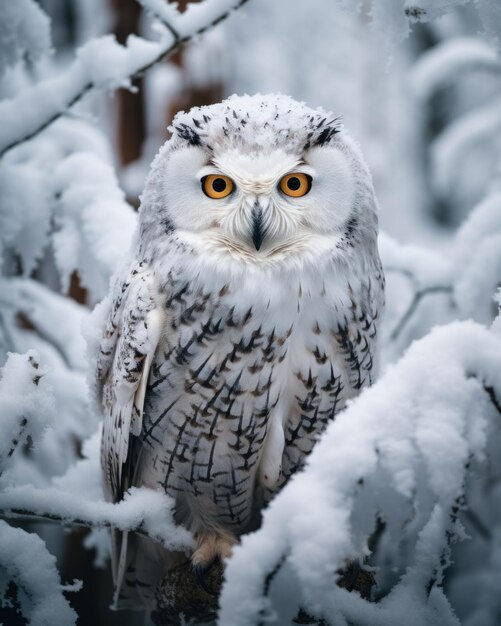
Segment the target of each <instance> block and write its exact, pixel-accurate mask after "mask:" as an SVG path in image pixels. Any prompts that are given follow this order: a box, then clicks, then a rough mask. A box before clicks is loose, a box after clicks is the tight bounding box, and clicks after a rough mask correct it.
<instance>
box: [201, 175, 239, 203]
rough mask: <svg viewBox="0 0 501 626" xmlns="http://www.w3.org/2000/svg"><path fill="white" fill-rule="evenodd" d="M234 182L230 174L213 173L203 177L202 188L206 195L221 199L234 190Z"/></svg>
mask: <svg viewBox="0 0 501 626" xmlns="http://www.w3.org/2000/svg"><path fill="white" fill-rule="evenodd" d="M234 186H235V185H234V183H233V181H232V180H231V178H228V176H223V175H222V174H211V175H210V176H204V177H203V178H202V190H203V192H204V194H205V195H206V196H209V198H213V199H214V200H219V199H220V198H226V196H229V195H230V193H231V192H232V191H233V187H234Z"/></svg>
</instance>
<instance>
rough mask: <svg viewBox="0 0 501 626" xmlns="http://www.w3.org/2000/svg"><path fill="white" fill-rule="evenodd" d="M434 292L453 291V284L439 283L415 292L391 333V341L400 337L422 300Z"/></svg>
mask: <svg viewBox="0 0 501 626" xmlns="http://www.w3.org/2000/svg"><path fill="white" fill-rule="evenodd" d="M433 293H452V286H451V285H437V286H435V287H424V288H423V289H420V290H419V291H416V293H415V294H414V297H413V298H412V300H411V303H410V304H409V306H408V307H407V310H406V311H405V313H404V314H403V315H402V317H401V318H400V321H399V322H398V324H397V325H396V326H395V328H394V329H393V330H392V332H391V335H390V341H396V340H397V339H398V337H399V335H400V333H401V332H402V330H403V329H404V327H405V325H406V324H407V323H408V321H409V320H410V319H411V317H412V316H413V315H414V313H415V311H416V309H417V308H418V306H419V303H420V302H421V300H422V299H423V298H424V297H425V296H428V295H430V294H433Z"/></svg>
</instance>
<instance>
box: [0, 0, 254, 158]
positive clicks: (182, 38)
mask: <svg viewBox="0 0 501 626" xmlns="http://www.w3.org/2000/svg"><path fill="white" fill-rule="evenodd" d="M246 2H248V0H235V2H234V3H233V5H232V6H231V7H230V9H225V10H224V11H223V12H222V13H220V14H219V15H217V16H216V17H213V18H212V19H210V21H208V22H207V23H206V24H203V25H198V26H196V27H195V28H194V29H193V31H192V32H189V33H187V34H186V35H181V34H179V32H178V30H177V29H176V28H175V26H173V25H172V24H171V23H170V22H168V21H166V20H165V19H162V18H161V17H160V16H158V14H155V15H157V17H159V19H160V20H161V21H162V23H163V24H164V26H165V27H166V28H167V30H168V31H169V32H170V33H171V35H172V37H173V41H171V42H170V43H168V44H164V45H163V46H161V47H160V50H159V52H158V54H157V55H156V56H155V57H154V58H153V59H151V60H148V61H145V62H144V63H143V64H142V65H141V66H139V67H136V68H132V69H131V71H130V73H129V74H128V75H127V76H124V77H123V80H124V81H125V79H128V80H134V79H135V78H138V77H139V76H142V75H143V74H144V73H145V72H146V71H147V70H149V69H150V68H151V67H153V66H154V65H156V64H157V63H159V62H160V61H162V60H163V59H165V58H166V57H167V56H169V55H170V54H171V53H172V52H174V51H175V50H176V49H177V48H179V47H180V46H181V45H183V44H185V43H187V42H188V41H191V40H192V39H193V38H194V37H196V36H197V35H200V34H202V33H204V32H206V31H207V30H209V29H211V28H213V27H214V26H216V25H217V24H220V23H221V22H222V21H224V20H225V19H227V18H228V17H229V15H230V14H231V12H232V11H235V10H237V9H239V8H240V7H241V6H243V5H244V4H245V3H246ZM180 17H182V16H181V15H180ZM126 49H127V48H126ZM83 69H84V68H83V66H82V64H81V62H79V60H78V59H77V61H75V63H74V64H73V65H72V67H71V68H70V69H69V70H68V71H67V73H66V76H67V77H68V81H67V82H68V85H67V93H64V92H63V93H62V94H59V98H58V103H57V104H56V105H55V106H56V107H57V109H56V110H53V111H50V112H49V113H48V114H47V115H46V116H45V117H43V116H42V119H36V120H34V121H33V122H32V123H31V124H30V121H29V120H26V123H25V125H24V128H23V132H22V133H20V136H18V137H16V138H15V139H7V140H4V144H5V145H1V143H0V158H1V157H2V156H3V155H4V154H5V153H6V152H8V151H9V150H12V149H13V148H15V147H17V146H19V145H20V144H22V143H24V142H26V141H28V140H30V139H33V137H35V136H36V135H38V134H39V133H40V132H41V131H43V130H44V129H45V128H47V127H48V126H50V125H51V124H52V123H53V122H55V121H56V120H57V119H59V118H60V117H61V116H62V115H64V114H65V113H66V112H67V110H68V109H70V108H71V107H72V106H73V105H75V104H76V103H77V102H79V101H80V100H81V99H82V98H83V96H84V95H85V94H87V93H88V92H89V91H91V90H92V89H98V88H99V89H103V88H110V87H113V88H117V87H118V85H114V84H113V82H112V80H111V79H110V80H109V81H108V84H106V83H105V84H97V83H96V82H95V81H94V80H93V79H92V78H91V79H89V80H88V81H87V82H84V84H82V83H81V81H79V74H81V73H82V71H83ZM53 80H54V79H48V80H46V81H42V83H38V84H36V85H34V86H33V87H31V88H28V89H26V90H24V92H21V94H20V96H19V97H18V98H19V99H20V101H18V98H14V99H13V100H11V101H9V102H6V103H4V105H6V106H7V107H10V109H11V110H13V109H15V108H16V107H17V104H19V105H20V109H21V110H22V109H23V108H24V107H25V106H26V104H27V102H31V103H32V102H33V101H35V100H36V98H35V97H34V96H35V95H36V93H37V90H39V88H40V87H42V90H41V91H43V88H44V87H47V91H49V90H50V87H51V86H53V84H52V83H53ZM23 96H24V97H23ZM23 105H24V107H23ZM1 113H2V111H1V108H0V115H1ZM30 126H31V128H30Z"/></svg>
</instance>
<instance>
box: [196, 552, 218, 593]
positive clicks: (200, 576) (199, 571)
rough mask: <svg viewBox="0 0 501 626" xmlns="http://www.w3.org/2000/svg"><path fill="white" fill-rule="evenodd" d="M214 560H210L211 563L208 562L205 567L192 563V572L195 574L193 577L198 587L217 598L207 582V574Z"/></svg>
mask: <svg viewBox="0 0 501 626" xmlns="http://www.w3.org/2000/svg"><path fill="white" fill-rule="evenodd" d="M215 562H216V561H215V559H214V561H212V563H210V564H209V565H208V566H207V567H206V566H205V565H194V566H193V573H194V574H195V578H196V579H197V583H198V584H199V585H200V587H202V589H203V590H204V591H205V592H206V593H208V594H209V595H210V596H213V597H214V598H217V593H214V591H212V589H211V588H210V587H209V585H208V584H207V574H208V572H209V571H210V569H211V567H212V566H213V564H214V563H215Z"/></svg>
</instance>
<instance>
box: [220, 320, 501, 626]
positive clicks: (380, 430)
mask: <svg viewBox="0 0 501 626" xmlns="http://www.w3.org/2000/svg"><path fill="white" fill-rule="evenodd" d="M499 398H501V337H500V336H499V335H496V334H494V333H493V332H492V331H489V330H488V329H486V328H484V327H482V326H480V325H477V324H475V323H473V322H461V323H460V322H458V323H454V324H450V325H449V326H447V327H444V328H441V329H436V330H434V331H433V332H432V333H430V334H429V335H428V336H427V337H425V338H424V339H422V340H421V341H420V342H418V343H415V344H414V345H413V346H411V348H410V349H409V350H408V352H407V353H406V355H405V356H404V357H403V358H402V359H401V360H400V361H399V362H398V363H397V364H396V365H394V366H391V367H390V368H388V370H387V372H386V373H385V375H384V376H383V377H382V378H381V379H380V380H379V381H378V382H377V383H376V384H375V385H374V386H373V387H372V388H370V389H368V390H366V391H364V392H363V394H362V395H361V396H360V397H359V398H357V399H356V400H354V401H352V403H351V404H350V405H349V407H348V408H347V409H346V411H344V412H343V413H342V414H341V415H340V416H339V417H338V418H337V420H336V422H335V423H333V424H331V425H330V426H329V428H328V429H327V431H326V433H325V435H324V436H323V437H322V440H321V441H320V442H319V443H318V444H317V446H316V447H315V448H314V450H313V452H312V454H311V456H310V457H309V459H308V462H307V465H306V468H305V470H304V471H303V472H301V473H299V474H297V475H296V476H295V477H294V478H293V479H292V480H291V482H290V483H289V484H288V485H287V487H286V488H285V489H284V490H283V491H282V492H281V493H280V494H279V495H278V496H277V497H276V498H275V500H274V501H273V502H272V503H271V505H270V507H269V509H268V510H267V511H266V512H265V513H264V518H263V524H262V527H261V529H260V530H259V531H257V532H256V533H253V534H251V535H248V536H247V537H245V538H244V539H243V541H242V545H241V547H238V548H236V549H235V554H234V556H233V558H232V559H231V561H230V562H229V564H228V568H227V575H226V583H225V585H224V588H223V594H222V598H221V613H220V624H221V626H226V625H228V626H229V625H230V624H237V623H238V624H239V625H241V626H246V625H249V626H250V625H251V624H256V623H263V624H264V623H268V622H270V623H271V622H272V621H273V619H275V618H277V617H278V619H279V622H280V620H282V622H280V623H288V622H287V619H289V620H290V619H291V618H292V617H293V616H294V614H295V612H297V610H298V609H299V607H300V606H302V607H303V608H305V609H306V610H307V612H308V613H310V614H312V615H314V616H315V617H317V618H324V619H325V620H327V622H328V623H330V624H336V625H338V624H339V625H342V624H350V623H351V624H353V623H355V624H371V626H378V625H381V626H391V625H395V626H397V625H399V626H400V625H401V624H403V623H405V624H409V625H414V624H415V625H416V626H422V625H423V624H427V625H428V626H431V625H434V624H436V625H437V626H438V625H439V624H440V625H443V624H458V623H459V622H458V621H457V618H456V616H455V615H454V611H453V610H452V608H451V606H450V604H449V602H448V601H447V598H446V596H445V595H444V591H443V584H444V579H445V582H446V575H447V566H448V564H449V558H450V544H451V542H453V541H460V540H463V539H466V537H467V535H468V534H469V533H474V531H475V529H474V528H473V527H472V526H471V523H469V522H468V514H469V513H471V512H472V509H471V507H472V504H473V506H474V505H475V504H476V499H477V497H478V496H479V494H480V493H481V491H482V489H484V488H485V486H486V485H487V484H488V483H489V477H490V478H491V479H495V477H496V476H497V472H499V469H500V467H499V455H498V454H497V453H496V450H498V449H499V444H500V443H501V430H500V424H499V422H500V419H501V415H500V405H499ZM477 470H479V471H478V473H477ZM473 476H475V477H476V478H475V479H473ZM474 513H475V512H474ZM495 523H496V524H497V528H498V529H500V530H501V520H500V519H499V518H498V519H497V520H495ZM377 527H378V528H379V530H378V534H379V537H378V540H377V542H376V543H375V545H374V536H373V533H374V531H375V529H376V528H377ZM493 535H494V533H493ZM371 536H372V539H371ZM494 536H496V535H494ZM371 541H372V543H373V545H371V548H372V551H371V550H369V549H368V544H369V543H370V542H371ZM493 541H494V540H493ZM496 545H497V544H496ZM368 555H369V558H368V564H369V565H370V566H372V567H375V569H374V574H375V577H376V584H377V590H378V596H379V597H380V598H381V599H380V601H379V602H378V603H377V604H374V603H370V602H367V601H365V600H363V599H362V598H361V597H359V596H358V595H356V594H353V593H350V592H348V591H347V590H345V589H341V588H339V587H337V586H336V585H335V581H336V577H337V575H338V574H337V573H338V572H339V570H341V569H342V568H343V567H344V566H345V565H346V563H347V562H348V561H354V560H360V561H362V560H364V559H367V556H368ZM485 567H488V563H486V564H485ZM291 589H294V590H295V592H294V594H291V593H290V590H291ZM296 593H297V594H298V595H297V603H296V604H295V606H294V605H291V596H292V595H294V597H296V596H295V594H296ZM474 604H475V600H474V599H473V600H472V605H474ZM471 608H472V607H471V606H470V609H471ZM473 608H475V607H473Z"/></svg>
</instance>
